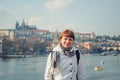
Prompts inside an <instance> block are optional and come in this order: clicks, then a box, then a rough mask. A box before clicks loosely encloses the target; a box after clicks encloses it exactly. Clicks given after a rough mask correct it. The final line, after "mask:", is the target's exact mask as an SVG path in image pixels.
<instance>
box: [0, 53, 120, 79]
mask: <svg viewBox="0 0 120 80" xmlns="http://www.w3.org/2000/svg"><path fill="white" fill-rule="evenodd" d="M83 58H84V61H85V65H86V72H87V76H88V80H119V79H120V55H119V56H95V55H89V56H83ZM46 59H47V55H46V56H39V57H34V58H21V59H4V60H3V59H1V58H0V80H44V72H45V67H46ZM101 61H104V64H102V65H101V64H100V62H101ZM96 66H101V67H103V68H104V70H101V71H95V70H94V67H96Z"/></svg>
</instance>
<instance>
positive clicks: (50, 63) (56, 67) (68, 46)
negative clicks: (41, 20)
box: [45, 29, 86, 80]
mask: <svg viewBox="0 0 120 80" xmlns="http://www.w3.org/2000/svg"><path fill="white" fill-rule="evenodd" d="M74 40H75V35H74V32H73V31H71V30H68V29H67V30H65V31H63V32H62V33H61V35H60V37H59V38H58V41H59V44H58V45H57V46H56V47H55V48H54V49H53V52H51V53H50V54H49V56H48V59H47V66H46V71H45V80H86V73H85V67H84V65H83V63H84V62H83V61H82V55H81V53H80V51H79V50H78V49H77V48H76V47H75V46H74V45H73V43H74Z"/></svg>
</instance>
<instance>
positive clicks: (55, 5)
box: [44, 0, 73, 10]
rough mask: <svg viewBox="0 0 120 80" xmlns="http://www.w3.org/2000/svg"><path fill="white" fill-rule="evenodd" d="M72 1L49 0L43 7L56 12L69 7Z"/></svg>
mask: <svg viewBox="0 0 120 80" xmlns="http://www.w3.org/2000/svg"><path fill="white" fill-rule="evenodd" d="M72 2H73V0H49V1H48V2H47V3H46V4H45V5H44V6H45V7H46V8H47V9H48V10H58V9H61V8H65V7H67V6H69V5H70V4H71V3H72Z"/></svg>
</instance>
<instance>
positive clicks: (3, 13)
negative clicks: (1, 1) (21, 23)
mask: <svg viewBox="0 0 120 80" xmlns="http://www.w3.org/2000/svg"><path fill="white" fill-rule="evenodd" d="M15 14H16V11H14V10H6V9H4V8H2V7H0V16H2V17H5V16H9V15H15Z"/></svg>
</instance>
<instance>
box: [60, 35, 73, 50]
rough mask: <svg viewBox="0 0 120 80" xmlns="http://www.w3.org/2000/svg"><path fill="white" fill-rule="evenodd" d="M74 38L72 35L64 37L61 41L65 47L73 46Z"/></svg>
mask: <svg viewBox="0 0 120 80" xmlns="http://www.w3.org/2000/svg"><path fill="white" fill-rule="evenodd" d="M73 41H74V40H73V38H71V37H62V38H61V39H60V43H61V45H62V46H63V47H64V48H71V47H72V45H73Z"/></svg>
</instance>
